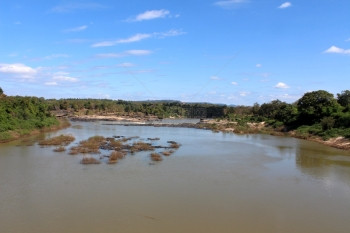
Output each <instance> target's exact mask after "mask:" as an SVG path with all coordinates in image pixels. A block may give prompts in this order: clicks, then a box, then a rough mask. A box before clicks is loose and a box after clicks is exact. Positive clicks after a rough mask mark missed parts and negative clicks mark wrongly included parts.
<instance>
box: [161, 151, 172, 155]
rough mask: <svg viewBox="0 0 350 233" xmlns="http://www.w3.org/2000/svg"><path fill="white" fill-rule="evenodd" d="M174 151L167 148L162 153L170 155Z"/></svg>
mask: <svg viewBox="0 0 350 233" xmlns="http://www.w3.org/2000/svg"><path fill="white" fill-rule="evenodd" d="M172 153H174V151H173V150H166V151H163V152H162V154H163V155H164V156H170V155H171V154H172Z"/></svg>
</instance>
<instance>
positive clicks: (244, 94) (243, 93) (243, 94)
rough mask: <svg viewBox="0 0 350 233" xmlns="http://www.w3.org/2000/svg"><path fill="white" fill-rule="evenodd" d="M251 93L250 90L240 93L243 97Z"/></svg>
mask: <svg viewBox="0 0 350 233" xmlns="http://www.w3.org/2000/svg"><path fill="white" fill-rule="evenodd" d="M249 94H250V92H247V91H241V92H240V93H239V95H240V96H242V97H245V96H247V95H249Z"/></svg>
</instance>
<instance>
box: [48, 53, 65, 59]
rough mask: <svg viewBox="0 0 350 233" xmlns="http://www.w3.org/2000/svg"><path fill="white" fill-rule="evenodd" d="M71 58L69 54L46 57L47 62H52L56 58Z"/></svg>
mask: <svg viewBox="0 0 350 233" xmlns="http://www.w3.org/2000/svg"><path fill="white" fill-rule="evenodd" d="M67 57H69V55H68V54H51V55H49V56H46V57H44V59H45V60H51V59H55V58H67Z"/></svg>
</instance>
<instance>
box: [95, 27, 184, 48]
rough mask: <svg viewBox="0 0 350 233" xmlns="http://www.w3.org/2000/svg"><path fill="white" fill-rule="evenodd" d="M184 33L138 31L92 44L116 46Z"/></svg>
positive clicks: (177, 31) (178, 31) (176, 31)
mask: <svg viewBox="0 0 350 233" xmlns="http://www.w3.org/2000/svg"><path fill="white" fill-rule="evenodd" d="M183 34H185V32H183V31H182V30H175V29H171V30H169V31H167V32H154V33H152V34H145V33H138V34H135V35H133V36H131V37H129V38H126V39H119V40H112V41H102V42H98V43H95V44H92V45H91V47H94V48H97V47H109V46H115V45H117V44H126V43H133V42H138V41H141V40H144V39H148V38H152V37H155V38H165V37H170V36H179V35H183Z"/></svg>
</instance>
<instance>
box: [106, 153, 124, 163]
mask: <svg viewBox="0 0 350 233" xmlns="http://www.w3.org/2000/svg"><path fill="white" fill-rule="evenodd" d="M123 158H125V153H123V152H119V151H113V152H112V153H111V154H110V155H109V159H108V163H109V164H114V163H117V162H118V160H119V159H123Z"/></svg>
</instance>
